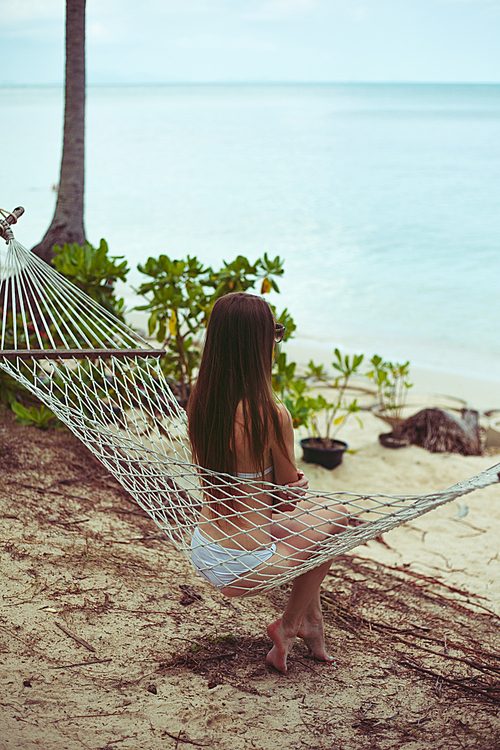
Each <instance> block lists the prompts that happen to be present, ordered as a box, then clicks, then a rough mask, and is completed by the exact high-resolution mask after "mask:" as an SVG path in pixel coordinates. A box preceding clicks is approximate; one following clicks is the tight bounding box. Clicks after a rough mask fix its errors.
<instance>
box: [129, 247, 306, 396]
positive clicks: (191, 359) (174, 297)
mask: <svg viewBox="0 0 500 750" xmlns="http://www.w3.org/2000/svg"><path fill="white" fill-rule="evenodd" d="M138 269H139V271H140V272H141V273H143V274H145V275H146V276H149V277H150V279H151V280H150V281H146V282H144V283H143V284H141V285H140V287H139V288H138V289H137V290H136V291H137V292H138V294H140V295H142V296H144V297H146V299H147V300H148V302H147V304H145V305H140V306H139V307H137V309H138V310H143V311H145V312H148V313H149V321H148V329H149V335H150V336H153V335H155V336H156V339H157V341H159V342H160V343H161V344H162V345H164V346H165V348H166V352H167V354H166V357H165V358H164V360H163V363H162V367H163V370H164V373H165V375H166V376H167V377H169V378H170V379H171V380H172V381H173V383H174V385H175V388H176V390H177V395H178V398H179V401H180V403H181V404H185V403H186V402H187V399H188V396H189V392H190V390H191V387H192V385H193V382H194V377H195V373H196V370H197V368H198V365H199V361H200V356H201V339H202V334H203V331H204V329H205V326H206V324H207V321H208V318H209V316H210V311H211V309H212V307H213V305H214V304H215V302H216V301H217V300H218V299H219V297H223V296H224V295H226V294H229V293H230V292H245V291H247V290H248V289H253V288H255V286H256V284H257V283H258V282H260V292H261V294H266V293H267V292H269V291H271V290H272V289H273V290H274V291H276V292H279V288H278V285H277V283H276V281H275V279H274V277H275V276H281V275H282V274H283V262H282V261H281V260H280V258H279V257H276V258H275V259H274V260H271V259H270V258H269V257H268V256H267V254H264V256H263V258H260V259H259V260H257V261H256V262H255V263H250V261H249V260H248V259H247V258H245V257H244V256H242V255H239V256H238V257H237V258H236V259H235V260H234V261H232V262H231V263H226V262H224V265H223V267H222V268H221V269H220V270H218V271H214V270H213V269H212V268H211V267H209V266H204V265H203V264H202V263H201V262H200V261H199V260H198V258H196V257H191V256H189V255H188V256H187V258H186V259H185V260H172V259H171V258H169V257H168V256H167V255H160V257H159V258H148V260H147V261H146V263H144V265H139V266H138ZM278 319H279V320H280V322H284V324H285V325H287V327H288V329H289V330H288V332H287V335H288V336H290V335H291V330H293V329H294V328H295V325H294V324H293V321H292V320H291V318H290V316H289V314H288V312H287V310H285V311H284V312H283V313H282V314H281V316H278ZM290 329H291V330H290Z"/></svg>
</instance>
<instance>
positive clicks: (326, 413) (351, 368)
mask: <svg viewBox="0 0 500 750" xmlns="http://www.w3.org/2000/svg"><path fill="white" fill-rule="evenodd" d="M334 354H335V361H334V362H332V367H333V368H334V369H335V370H337V372H338V373H339V375H338V376H337V377H335V378H333V379H332V378H331V377H329V376H328V374H327V373H326V372H325V369H324V367H323V365H315V364H314V362H313V361H312V360H311V361H310V362H309V365H308V370H307V372H306V375H305V377H306V378H307V379H308V380H309V382H311V381H312V382H313V383H314V384H316V385H317V384H322V385H323V386H325V387H327V388H329V389H331V390H332V391H334V392H335V397H334V399H333V401H328V400H327V399H326V398H325V397H324V396H323V395H322V394H319V395H318V396H317V397H316V399H315V403H314V404H313V403H311V404H310V407H311V410H312V413H311V416H310V418H309V425H310V427H311V430H312V433H313V436H314V437H315V438H317V439H318V440H321V441H324V442H327V443H328V442H329V441H331V440H333V439H334V438H335V436H336V435H337V433H338V432H339V430H340V429H341V427H343V426H344V425H345V424H346V422H347V420H348V418H349V417H350V416H351V414H356V412H358V411H360V407H359V405H358V401H357V399H356V398H355V399H353V400H352V401H349V400H348V399H347V398H346V390H347V387H348V384H349V380H350V379H351V377H352V376H353V375H356V374H357V373H358V372H359V368H360V366H361V363H362V362H363V359H364V355H363V354H353V355H352V357H351V356H349V355H348V354H345V355H344V356H342V354H341V353H340V351H339V349H335V350H334ZM356 419H357V420H358V422H359V424H360V425H361V427H362V426H363V424H362V422H361V420H360V419H359V418H358V417H356ZM320 425H321V426H320Z"/></svg>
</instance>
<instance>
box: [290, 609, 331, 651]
mask: <svg viewBox="0 0 500 750" xmlns="http://www.w3.org/2000/svg"><path fill="white" fill-rule="evenodd" d="M297 635H298V636H299V638H302V640H303V641H304V643H305V644H306V646H307V648H308V649H309V652H310V653H311V654H312V655H313V656H314V658H315V659H318V661H329V662H332V661H333V656H329V655H328V654H327V653H326V648H325V633H324V630H323V618H322V617H321V616H320V617H319V618H314V619H312V618H307V617H304V619H303V620H302V623H301V625H300V628H299V632H298V633H297Z"/></svg>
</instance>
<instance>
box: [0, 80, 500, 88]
mask: <svg viewBox="0 0 500 750" xmlns="http://www.w3.org/2000/svg"><path fill="white" fill-rule="evenodd" d="M498 85H500V81H423V80H422V81H404V80H400V81H398V80H393V81H313V80H311V81H259V80H255V81H252V80H248V81H108V82H102V81H100V82H91V83H87V84H86V88H90V87H101V86H102V87H107V86H116V87H119V86H123V87H125V86H498ZM35 86H37V87H40V88H42V87H45V88H54V87H56V86H57V87H60V86H64V81H57V82H51V83H48V82H45V83H40V82H38V83H35V82H24V83H19V82H18V83H13V82H8V81H5V82H2V81H0V87H2V88H7V87H8V88H27V87H35Z"/></svg>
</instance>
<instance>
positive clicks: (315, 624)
mask: <svg viewBox="0 0 500 750" xmlns="http://www.w3.org/2000/svg"><path fill="white" fill-rule="evenodd" d="M331 564H332V563H331V560H329V561H327V562H325V563H323V564H322V565H319V566H318V567H317V568H313V569H312V570H309V571H308V572H307V573H303V575H301V576H298V578H296V579H295V581H294V583H293V588H292V593H291V594H290V598H289V600H288V603H287V605H286V608H285V611H284V612H283V615H282V616H281V617H280V618H279V620H276V622H273V623H272V624H271V625H269V627H268V628H267V633H268V635H269V637H270V638H271V640H272V641H273V643H274V646H273V648H272V649H271V651H270V652H269V653H268V655H267V658H266V660H267V662H268V664H271V665H272V666H273V667H275V668H276V669H278V670H279V671H280V672H283V673H286V671H287V663H286V660H287V656H288V654H289V653H290V651H291V649H292V646H293V643H294V641H295V638H296V637H297V636H299V638H302V639H303V640H304V642H305V643H306V645H307V646H308V648H309V650H310V651H311V653H312V654H313V656H314V657H315V658H316V659H320V660H321V661H331V657H330V656H328V654H327V653H326V650H325V638H324V632H323V616H322V613H321V602H320V586H321V583H322V582H323V579H324V577H325V576H326V574H327V573H328V571H329V569H330V565H331Z"/></svg>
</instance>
